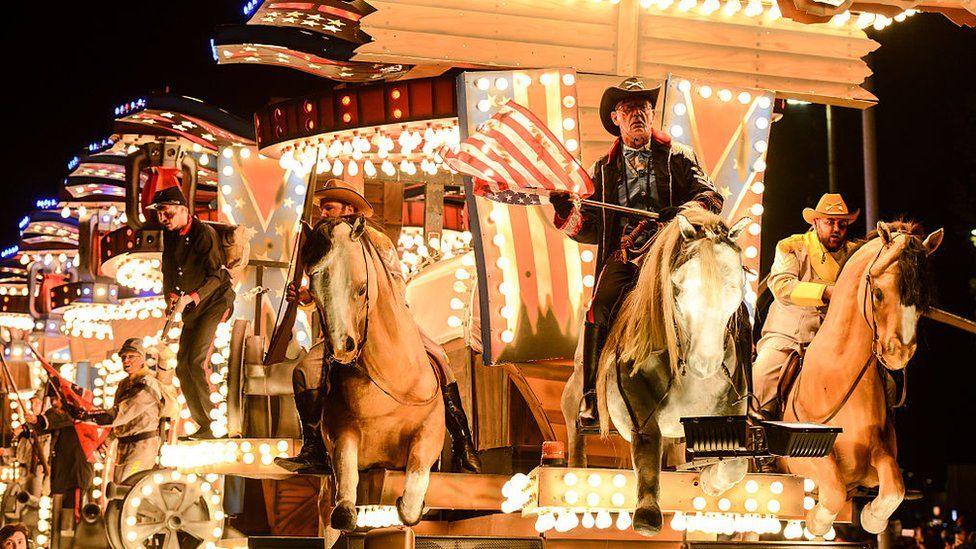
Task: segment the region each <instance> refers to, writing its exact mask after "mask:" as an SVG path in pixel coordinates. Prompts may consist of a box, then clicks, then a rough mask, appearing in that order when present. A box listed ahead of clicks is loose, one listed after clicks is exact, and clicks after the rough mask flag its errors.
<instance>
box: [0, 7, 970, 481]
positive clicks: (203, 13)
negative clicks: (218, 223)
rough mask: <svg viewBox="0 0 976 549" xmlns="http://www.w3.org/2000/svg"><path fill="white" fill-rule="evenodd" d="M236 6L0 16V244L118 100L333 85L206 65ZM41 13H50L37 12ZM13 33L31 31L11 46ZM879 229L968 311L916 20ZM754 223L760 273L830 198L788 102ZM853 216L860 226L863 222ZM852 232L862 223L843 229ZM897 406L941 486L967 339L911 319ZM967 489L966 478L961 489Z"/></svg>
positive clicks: (948, 300) (885, 115)
mask: <svg viewBox="0 0 976 549" xmlns="http://www.w3.org/2000/svg"><path fill="white" fill-rule="evenodd" d="M242 4H243V1H241V2H237V1H230V2H228V1H222V2H216V1H200V0H194V1H192V2H191V1H188V0H182V1H170V2H132V1H128V2H112V1H100V2H64V3H57V4H51V5H48V6H47V7H43V6H42V5H40V4H22V3H20V4H18V3H14V4H10V5H8V6H6V14H5V20H6V26H7V29H6V31H7V32H5V33H4V41H5V42H6V43H5V44H4V46H5V47H4V51H5V52H6V55H5V64H6V70H5V71H4V72H5V74H6V75H7V76H6V78H5V81H6V85H5V88H6V91H7V94H8V100H7V103H6V108H5V109H4V110H5V111H6V116H5V129H6V131H5V137H6V139H5V141H6V145H5V147H4V149H5V150H4V160H5V161H4V164H5V166H4V167H5V170H4V175H3V178H4V179H3V183H2V199H0V247H6V246H9V245H12V244H15V243H16V241H17V237H18V234H17V228H16V225H17V220H18V219H20V218H21V217H22V216H23V215H24V214H25V213H27V212H28V211H29V210H30V209H31V208H32V207H33V204H34V202H35V201H36V200H37V199H39V198H45V197H54V196H56V191H57V188H58V186H59V185H60V184H61V181H62V179H63V178H64V175H65V172H66V163H67V162H68V160H69V159H70V158H71V157H72V156H74V155H75V154H77V153H78V152H79V151H80V150H81V149H82V148H83V147H84V146H85V145H86V144H88V143H89V142H92V141H95V140H97V139H101V138H103V137H105V136H106V135H107V134H108V133H109V132H110V131H111V115H112V109H113V108H114V107H115V105H117V104H119V103H122V102H124V101H128V100H130V99H133V98H136V97H140V96H144V95H146V94H147V93H148V92H152V91H157V90H162V89H164V88H165V87H167V86H168V87H169V88H170V89H171V90H172V91H174V92H176V93H180V94H185V95H190V96H193V97H197V98H200V99H203V100H205V101H207V102H208V103H211V104H214V105H217V106H220V107H223V108H225V109H227V110H229V111H231V112H233V113H236V114H238V115H240V116H243V117H249V116H250V114H251V113H252V112H253V111H254V110H255V109H256V108H258V107H260V106H261V105H264V104H265V103H267V102H268V101H269V100H271V99H273V98H277V97H281V98H284V97H290V96H295V95H299V94H302V93H305V92H309V91H311V90H314V89H316V88H321V87H324V86H328V85H330V84H329V83H328V82H327V81H324V80H319V79H316V78H313V77H311V76H307V75H304V74H301V73H298V72H296V71H292V70H288V69H276V68H271V67H254V66H240V65H229V66H220V67H218V66H217V65H216V64H215V63H214V61H213V59H212V58H211V53H210V46H209V39H210V37H211V36H212V34H213V29H214V27H215V26H217V25H219V24H223V23H237V22H240V21H241V19H242V15H241V13H240V7H241V5H242ZM45 10H50V11H51V12H52V13H50V14H45ZM18 30H29V31H30V32H31V35H30V36H27V37H23V36H20V35H19V33H18V32H17V31H18ZM870 34H871V36H872V37H873V38H875V39H876V40H878V41H879V42H881V44H882V45H881V48H880V49H879V50H878V51H876V52H875V53H874V54H872V58H871V65H872V67H873V68H874V70H875V73H876V77H875V79H874V90H875V93H876V95H877V96H878V97H879V99H880V104H879V105H878V106H877V107H876V108H875V111H876V116H877V141H878V166H879V168H878V171H879V177H878V179H879V190H880V202H881V203H880V207H881V217H882V219H893V218H897V217H900V216H906V217H910V218H913V219H916V220H918V221H921V222H922V223H923V224H924V225H925V226H926V228H928V229H929V230H933V229H935V228H938V227H944V228H945V229H946V238H945V240H944V242H943V244H942V248H941V249H940V250H939V252H938V253H937V254H936V256H935V269H936V272H937V275H936V276H937V281H938V292H939V296H940V297H939V304H940V306H941V307H943V308H945V309H947V310H949V311H952V312H955V313H957V314H961V315H964V316H967V317H970V318H972V317H973V316H976V315H974V312H976V300H974V289H973V288H974V277H976V246H974V244H973V243H972V242H971V240H970V238H971V237H970V231H971V230H972V229H974V228H976V80H974V76H973V72H974V68H976V62H974V56H976V31H974V30H972V29H960V28H958V27H956V26H955V25H954V24H953V23H951V22H950V21H948V20H947V19H945V18H944V17H942V16H939V15H934V14H931V15H930V14H921V15H917V16H915V17H913V18H911V19H909V20H908V21H906V22H904V23H895V24H893V25H892V26H890V27H888V28H887V29H885V30H883V31H880V32H874V31H873V30H872V31H870ZM834 114H835V124H836V133H835V135H836V142H837V147H836V154H837V164H838V174H839V175H838V179H839V186H840V189H841V191H842V192H843V194H844V196H845V198H846V200H847V202H848V204H849V205H851V207H852V208H853V207H858V206H861V205H862V203H863V183H862V181H863V179H862V178H863V171H862V160H861V113H860V111H857V110H851V109H834ZM770 151H771V154H770V158H769V161H768V165H769V169H768V172H767V176H766V189H767V190H766V195H765V206H766V213H765V214H764V220H763V257H764V265H763V268H764V271H765V270H766V269H768V267H769V262H770V261H771V258H772V251H773V247H774V246H775V242H776V240H778V239H779V238H782V237H783V236H786V235H788V234H791V233H794V232H801V231H803V230H804V229H805V226H804V223H803V221H802V219H801V218H800V210H801V209H802V208H803V207H804V206H812V205H813V204H815V202H816V200H817V198H818V197H819V196H820V194H821V193H822V192H825V191H826V190H827V161H826V129H825V122H824V108H823V107H822V106H818V105H803V106H799V105H798V106H790V107H788V108H787V110H786V113H785V116H784V117H783V119H782V120H781V121H779V122H778V123H776V124H774V125H773V129H772V136H771V138H770ZM862 220H863V217H862ZM855 232H856V234H858V235H863V233H864V231H863V225H862V226H859V227H857V230H856V231H855ZM920 340H921V342H920V345H919V350H918V353H917V354H916V356H915V359H914V360H913V361H912V364H911V367H910V368H909V370H910V377H911V383H910V385H909V400H908V408H907V409H905V410H902V411H900V412H898V433H899V443H900V446H901V456H900V459H899V461H900V463H901V464H902V466H903V467H904V468H905V469H906V470H907V471H908V472H909V474H910V477H909V479H908V481H909V483H910V484H914V485H917V486H918V485H920V484H925V480H926V479H928V480H929V481H930V482H931V483H932V484H931V486H932V487H938V486H940V485H942V484H943V483H944V482H945V481H946V467H947V464H952V463H972V462H974V461H976V459H974V458H973V457H972V456H973V454H972V453H970V450H969V447H970V446H971V445H972V443H973V441H974V440H976V389H974V387H976V359H974V357H976V337H974V336H972V335H965V334H963V333H962V332H959V331H958V330H954V329H952V328H948V327H944V326H942V325H939V324H936V323H933V322H931V321H927V320H923V321H922V324H921V326H920ZM970 482H976V480H970Z"/></svg>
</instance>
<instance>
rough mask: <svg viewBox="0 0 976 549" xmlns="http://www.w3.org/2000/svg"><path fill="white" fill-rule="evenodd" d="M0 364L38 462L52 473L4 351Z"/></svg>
mask: <svg viewBox="0 0 976 549" xmlns="http://www.w3.org/2000/svg"><path fill="white" fill-rule="evenodd" d="M0 364H2V365H3V373H4V374H5V375H4V377H5V378H6V379H5V380H6V382H7V383H8V384H9V385H10V391H11V392H12V393H13V394H14V396H15V397H16V399H17V404H18V405H19V406H20V411H21V412H23V414H24V421H23V423H22V425H23V426H24V430H25V431H26V432H27V434H28V436H29V437H30V441H31V446H32V447H33V448H34V455H35V456H37V461H38V463H40V464H41V470H42V471H44V475H45V476H47V475H49V474H50V472H51V469H50V467H49V466H48V463H47V458H46V457H45V456H44V452H43V451H41V450H42V449H41V441H40V439H39V438H38V436H37V431H35V430H34V429H33V428H32V427H31V426H30V424H29V423H27V417H26V416H27V407H26V406H24V401H23V400H21V399H20V392H19V391H17V384H16V383H14V376H13V375H12V374H11V373H10V368H9V367H7V359H5V358H3V353H0Z"/></svg>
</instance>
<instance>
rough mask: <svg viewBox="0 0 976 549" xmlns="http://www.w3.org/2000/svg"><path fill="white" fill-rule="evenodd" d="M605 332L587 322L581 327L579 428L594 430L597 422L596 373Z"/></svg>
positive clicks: (598, 420)
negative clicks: (581, 369)
mask: <svg viewBox="0 0 976 549" xmlns="http://www.w3.org/2000/svg"><path fill="white" fill-rule="evenodd" d="M606 335H607V330H606V328H603V327H602V326H598V325H596V324H593V323H590V322H587V323H586V324H585V325H584V326H583V401H582V402H581V403H580V410H579V418H578V423H579V426H580V427H582V428H584V429H592V428H595V427H596V426H597V425H598V424H599V422H600V418H599V413H598V412H597V403H596V373H597V370H598V369H599V367H600V352H601V351H603V343H604V342H605V341H606Z"/></svg>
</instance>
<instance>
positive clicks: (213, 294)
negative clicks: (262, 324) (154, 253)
mask: <svg viewBox="0 0 976 549" xmlns="http://www.w3.org/2000/svg"><path fill="white" fill-rule="evenodd" d="M148 209H149V210H155V212H156V217H157V218H158V219H159V223H160V225H162V226H163V228H164V229H165V232H164V234H163V260H162V271H163V292H164V295H165V296H166V299H167V302H168V303H169V307H170V314H173V315H176V314H179V315H182V319H183V331H182V333H181V334H180V350H179V352H178V353H177V355H176V361H177V363H176V377H177V378H178V379H179V380H180V390H181V391H182V392H183V397H184V398H186V405H187V408H189V410H190V417H192V418H193V421H194V422H195V423H196V424H197V425H199V426H200V429H199V430H198V431H196V432H195V433H194V434H193V435H192V436H191V437H190V438H193V439H211V438H214V435H213V432H212V431H211V429H210V421H211V419H210V411H211V410H213V403H212V402H211V400H210V395H211V394H212V393H213V392H215V391H216V390H217V387H215V386H214V385H213V384H212V383H211V382H210V374H211V367H210V355H211V353H212V352H213V341H214V335H215V334H216V332H217V325H218V324H220V323H221V322H223V321H224V320H226V319H227V318H228V317H230V314H231V312H232V311H233V308H234V289H233V286H232V285H231V281H230V275H229V273H228V272H227V270H226V269H224V263H225V261H224V252H223V249H222V248H221V245H220V239H219V237H218V235H217V231H216V230H215V229H214V228H213V227H211V226H210V225H208V224H206V223H204V222H202V221H200V219H199V218H197V217H196V216H194V215H191V213H190V210H189V205H188V204H187V200H186V197H184V196H183V193H182V192H181V191H180V189H179V187H168V188H165V189H161V190H159V191H157V192H156V194H155V195H154V196H153V201H152V204H151V205H150V206H149V207H148Z"/></svg>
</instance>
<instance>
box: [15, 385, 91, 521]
mask: <svg viewBox="0 0 976 549" xmlns="http://www.w3.org/2000/svg"><path fill="white" fill-rule="evenodd" d="M46 397H47V398H48V399H50V403H51V404H50V407H49V408H48V409H47V410H46V411H44V413H39V410H28V411H27V412H28V413H27V414H26V416H27V417H26V419H27V422H28V423H30V424H32V425H33V426H34V427H35V428H36V429H37V431H38V432H40V433H42V434H50V435H51V446H50V448H51V449H50V455H49V456H48V463H50V465H51V494H52V495H54V494H61V495H63V496H64V500H63V502H64V504H63V507H64V508H66V509H69V508H74V507H75V503H76V502H77V501H79V498H80V493H79V492H80V491H84V490H87V489H88V486H89V485H91V481H92V478H93V477H94V476H95V468H94V466H93V465H92V464H91V463H90V462H89V461H88V459H87V458H86V457H85V450H84V449H83V448H82V446H81V439H79V438H78V431H77V430H76V429H75V420H74V419H73V418H72V417H71V414H69V413H68V410H67V409H66V407H65V405H64V403H63V402H62V400H61V396H60V395H59V394H58V393H57V391H55V390H54V389H53V388H52V387H51V385H50V384H49V385H48V387H47V389H46ZM32 404H33V403H32ZM35 413H38V415H34V414H35Z"/></svg>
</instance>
